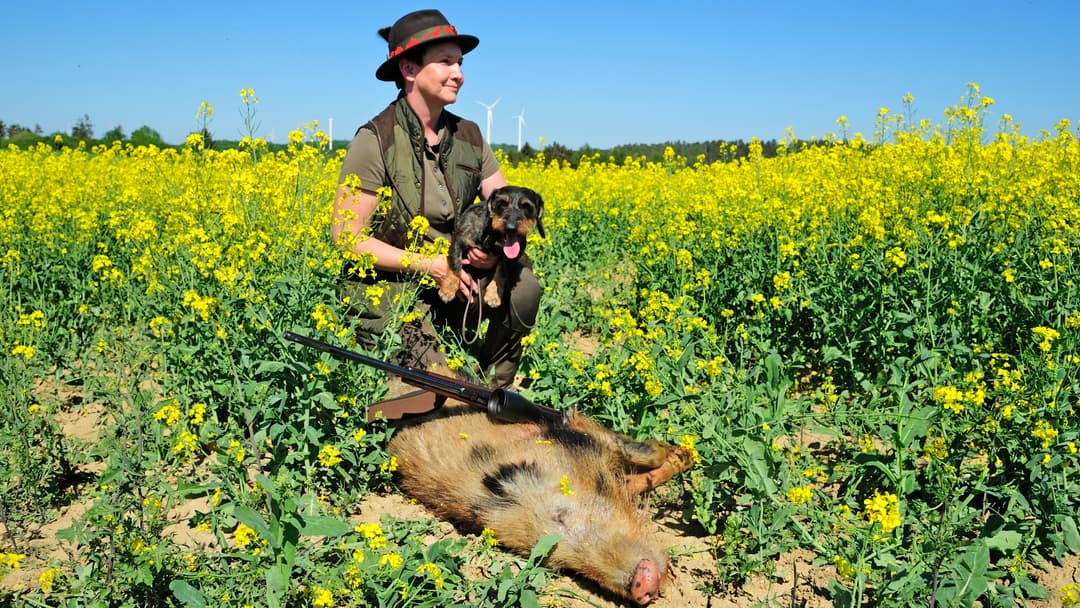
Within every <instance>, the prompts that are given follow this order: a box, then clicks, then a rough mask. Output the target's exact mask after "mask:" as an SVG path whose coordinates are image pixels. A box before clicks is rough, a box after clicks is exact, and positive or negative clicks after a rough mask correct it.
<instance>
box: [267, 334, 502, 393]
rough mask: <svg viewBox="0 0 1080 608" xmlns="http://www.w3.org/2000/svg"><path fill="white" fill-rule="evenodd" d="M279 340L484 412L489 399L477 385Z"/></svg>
mask: <svg viewBox="0 0 1080 608" xmlns="http://www.w3.org/2000/svg"><path fill="white" fill-rule="evenodd" d="M282 337H283V338H285V339H286V340H290V341H292V342H296V343H298V344H303V345H304V346H309V347H311V348H314V349H316V350H321V351H323V352H324V353H329V354H331V355H333V356H335V357H337V358H338V359H348V360H350V361H356V362H357V363H363V364H364V365H367V366H368V367H374V368H375V369H377V370H381V371H384V372H387V373H390V374H394V375H395V376H398V377H400V378H401V379H402V380H404V381H405V382H406V383H407V384H411V385H413V386H416V387H417V388H425V389H427V390H430V391H432V392H434V393H438V394H440V395H443V396H444V397H451V398H453V399H457V400H459V401H464V402H465V403H468V404H471V405H477V406H480V407H484V408H486V407H487V403H488V399H489V397H490V396H491V390H490V389H487V388H484V387H482V386H480V385H478V384H472V383H469V382H462V381H458V380H453V379H450V378H446V377H444V376H440V375H438V374H430V373H427V372H422V371H420V370H417V369H413V368H411V367H405V366H403V365H395V364H393V363H389V362H387V361H382V360H380V359H376V358H374V357H369V356H367V355H364V354H361V353H358V352H354V351H351V350H346V349H344V348H341V347H339V346H334V345H333V344H327V343H326V342H322V341H321V340H315V339H313V338H308V337H307V336H301V335H299V334H294V333H293V332H291V331H287V332H285V333H284V334H282Z"/></svg>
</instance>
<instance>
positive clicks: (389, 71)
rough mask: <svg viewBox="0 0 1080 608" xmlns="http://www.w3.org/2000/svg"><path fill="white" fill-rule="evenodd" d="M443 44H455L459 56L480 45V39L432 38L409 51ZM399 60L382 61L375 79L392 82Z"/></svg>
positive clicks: (464, 37) (461, 36)
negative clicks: (459, 49) (458, 50)
mask: <svg viewBox="0 0 1080 608" xmlns="http://www.w3.org/2000/svg"><path fill="white" fill-rule="evenodd" d="M443 42H456V43H457V45H458V46H460V47H461V54H462V55H464V54H466V53H468V52H469V51H471V50H473V49H475V48H476V46H477V45H478V44H480V39H479V38H477V37H476V36H470V35H468V34H459V35H457V36H443V37H440V38H433V39H431V40H425V41H424V42H421V43H420V44H417V45H415V46H413V47H412V48H410V49H409V51H410V52H412V51H414V50H416V49H422V48H424V47H427V46H431V45H433V44H441V43H443ZM399 59H401V55H398V56H396V57H391V58H389V59H387V60H386V61H384V62H383V63H382V65H380V66H379V69H377V70H375V78H378V79H379V80H382V81H384V82H394V81H395V80H397V76H398V67H397V64H398V60H399Z"/></svg>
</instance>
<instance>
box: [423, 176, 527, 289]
mask: <svg viewBox="0 0 1080 608" xmlns="http://www.w3.org/2000/svg"><path fill="white" fill-rule="evenodd" d="M543 216H544V199H543V198H541V197H540V195H539V194H538V193H536V191H534V190H530V189H529V188H522V187H519V186H503V187H502V188H499V189H497V190H495V191H494V192H492V193H491V196H489V197H488V199H487V201H485V202H484V203H483V204H480V205H472V206H470V207H469V208H467V209H466V210H465V211H463V212H462V213H461V215H460V216H459V217H458V220H457V224H456V225H455V226H454V233H453V235H451V240H450V251H449V253H447V254H446V259H447V264H448V265H449V266H450V272H448V273H447V274H446V276H445V277H444V278H443V280H442V281H441V283H440V285H439V297H440V298H442V300H443V301H444V302H449V301H450V300H453V299H454V296H456V295H457V291H458V285H459V284H460V283H461V273H462V269H461V261H462V260H463V259H464V258H465V254H466V252H467V251H468V250H469V249H470V248H472V247H477V248H479V249H483V250H484V251H486V252H488V253H496V254H498V255H499V261H498V262H497V263H496V265H495V276H494V277H493V278H492V280H491V282H490V283H488V286H487V288H486V289H485V290H484V303H485V304H487V305H488V306H491V307H492V308H498V307H499V306H501V305H502V294H504V293H506V291H505V290H506V289H508V288H509V287H510V285H507V282H508V280H509V279H510V278H511V277H515V276H517V275H516V274H515V273H511V270H512V268H510V266H511V265H515V264H521V256H523V255H524V254H525V238H526V237H527V236H528V234H529V232H531V231H532V229H533V228H534V227H535V228H536V229H537V231H538V232H539V234H540V236H542V237H544V236H546V235H545V234H544V225H543V222H542V220H541V218H542V217H543Z"/></svg>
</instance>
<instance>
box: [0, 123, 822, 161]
mask: <svg viewBox="0 0 1080 608" xmlns="http://www.w3.org/2000/svg"><path fill="white" fill-rule="evenodd" d="M202 135H203V140H204V141H205V142H206V145H207V147H208V148H212V149H216V150H225V149H229V148H235V147H236V146H237V145H238V143H239V142H238V141H236V140H225V139H220V140H219V139H216V138H214V137H213V134H212V133H210V132H207V131H203V133H202ZM80 141H85V142H86V144H87V145H88V146H94V145H98V144H106V145H111V144H112V143H113V142H115V141H121V142H124V143H130V144H132V145H136V146H140V145H143V146H145V145H155V146H158V147H159V148H165V147H180V146H181V145H183V144H182V143H180V144H170V143H166V142H165V141H163V140H162V138H161V135H160V134H159V133H158V132H157V131H155V130H154V129H152V128H150V127H149V126H145V125H144V126H142V127H139V128H138V129H135V130H134V131H132V132H131V133H130V134H126V133H125V132H124V129H123V127H122V126H119V125H117V126H116V127H113V128H112V129H110V130H109V131H107V132H106V133H105V134H104V135H102V136H101V137H95V136H94V127H93V124H92V123H91V122H90V117H89V116H88V115H83V117H82V118H80V119H78V120H77V121H76V122H75V124H74V125H73V126H72V128H71V131H70V132H68V133H61V132H55V133H50V134H48V135H46V134H45V133H43V132H42V129H41V127H40V126H38V125H35V126H34V128H29V127H25V126H23V125H19V124H7V123H5V122H4V121H3V120H0V147H3V148H6V147H7V146H8V145H9V144H14V145H16V146H19V147H23V148H25V147H29V146H34V145H37V144H38V143H39V142H42V143H45V144H47V145H50V146H54V147H56V148H57V149H60V148H62V147H65V146H67V147H74V146H76V145H78V143H79V142H80ZM797 144H798V145H797V146H796V147H795V149H799V148H800V147H803V146H814V145H824V144H825V142H822V141H817V140H814V141H799V142H797ZM348 145H349V140H334V142H333V146H332V148H333V150H334V151H337V150H341V149H344V148H346V147H348ZM669 146H670V147H671V148H672V149H673V150H674V151H675V153H676V154H677V155H679V156H682V157H685V158H687V159H689V160H690V161H691V162H695V161H696V160H697V159H698V158H699V157H701V158H702V159H703V160H704V162H705V163H713V162H717V161H720V162H731V161H733V160H736V159H739V158H745V157H746V156H747V155H748V154H749V150H750V143H749V142H746V141H743V140H741V139H740V140H735V141H724V140H711V141H700V142H686V141H667V142H661V143H652V144H643V143H630V144H622V145H618V146H615V147H613V148H593V147H591V146H587V145H586V146H582V147H581V148H579V149H576V150H575V149H573V148H569V147H567V146H564V145H562V144H560V143H558V142H552V143H550V144H547V145H545V146H544V147H543V148H541V149H537V148H534V147H532V146H531V145H530V144H528V143H526V144H525V145H524V146H522V149H521V150H520V151H519V150H518V149H517V146H513V145H509V144H494V145H493V146H492V147H493V148H495V149H498V150H502V151H503V153H505V154H506V156H507V158H508V159H509V160H510V162H512V163H517V162H520V161H523V160H527V159H531V158H534V157H535V156H536V155H537V154H538V153H539V152H543V153H544V158H545V160H547V161H552V160H559V161H565V162H567V163H569V164H570V165H571V166H574V167H576V166H577V164H578V162H579V161H580V160H581V158H583V157H591V156H593V155H595V154H597V153H599V155H600V159H601V160H607V159H608V158H614V159H615V160H616V161H620V162H621V161H622V160H623V159H625V158H627V157H631V158H641V157H644V158H645V160H646V161H648V162H660V161H662V160H663V158H664V150H665V149H666V148H667V147H669ZM268 147H269V149H270V150H271V151H276V150H281V149H284V148H285V147H286V144H269V146H268ZM761 147H762V154H763V156H765V157H766V158H768V157H773V156H776V153H777V149H778V147H779V144H778V143H777V141H776V140H775V139H771V140H768V141H762V142H761Z"/></svg>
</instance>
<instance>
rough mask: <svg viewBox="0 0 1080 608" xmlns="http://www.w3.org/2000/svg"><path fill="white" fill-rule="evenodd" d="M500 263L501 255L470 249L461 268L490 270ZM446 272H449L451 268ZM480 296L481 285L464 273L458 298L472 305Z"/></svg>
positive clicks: (459, 286)
mask: <svg viewBox="0 0 1080 608" xmlns="http://www.w3.org/2000/svg"><path fill="white" fill-rule="evenodd" d="M498 261H499V255H498V254H497V253H488V252H486V251H484V250H483V249H478V248H476V247H470V248H469V250H468V251H467V252H466V253H465V258H464V259H462V260H461V267H462V269H464V267H465V266H472V267H473V268H476V269H478V270H489V269H491V268H494V267H495V263H496V262H498ZM446 271H447V272H449V271H450V270H449V268H447V270H446ZM479 294H480V285H479V284H478V283H477V282H476V280H475V279H473V277H472V275H470V274H469V273H468V272H464V271H462V273H461V283H459V284H458V297H459V298H462V299H463V300H465V301H466V302H468V303H470V304H471V303H472V301H473V297H475V296H477V295H479Z"/></svg>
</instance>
